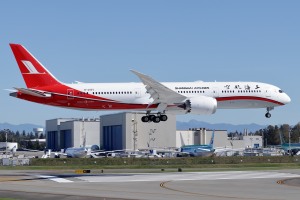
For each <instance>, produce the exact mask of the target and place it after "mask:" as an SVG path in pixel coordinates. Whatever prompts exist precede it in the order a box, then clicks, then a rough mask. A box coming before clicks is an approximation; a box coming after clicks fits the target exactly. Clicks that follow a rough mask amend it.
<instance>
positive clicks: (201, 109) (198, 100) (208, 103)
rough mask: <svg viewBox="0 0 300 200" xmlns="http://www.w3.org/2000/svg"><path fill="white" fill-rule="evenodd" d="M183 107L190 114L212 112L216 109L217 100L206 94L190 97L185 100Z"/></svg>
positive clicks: (207, 113)
mask: <svg viewBox="0 0 300 200" xmlns="http://www.w3.org/2000/svg"><path fill="white" fill-rule="evenodd" d="M183 108H184V110H186V111H187V113H191V114H198V115H209V114H214V113H215V112H216V110H217V100H216V99H215V98H212V97H206V96H200V97H192V98H189V99H188V100H186V101H185V103H184V105H183Z"/></svg>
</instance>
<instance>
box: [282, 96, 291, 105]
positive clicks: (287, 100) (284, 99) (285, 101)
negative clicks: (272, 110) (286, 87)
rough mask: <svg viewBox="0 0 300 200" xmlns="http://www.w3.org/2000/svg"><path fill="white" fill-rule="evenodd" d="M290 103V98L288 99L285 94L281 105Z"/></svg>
mask: <svg viewBox="0 0 300 200" xmlns="http://www.w3.org/2000/svg"><path fill="white" fill-rule="evenodd" d="M290 102H291V98H290V97H289V96H288V95H287V94H285V96H284V98H283V102H282V103H284V104H288V103H290Z"/></svg>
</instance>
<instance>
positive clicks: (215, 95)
mask: <svg viewBox="0 0 300 200" xmlns="http://www.w3.org/2000/svg"><path fill="white" fill-rule="evenodd" d="M212 95H213V97H215V98H216V97H219V89H218V88H217V87H215V88H213V91H212Z"/></svg>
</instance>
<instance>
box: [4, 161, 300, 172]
mask: <svg viewBox="0 0 300 200" xmlns="http://www.w3.org/2000/svg"><path fill="white" fill-rule="evenodd" d="M178 168H181V169H183V171H223V170H226V171H230V170H279V169H300V163H242V164H189V165H180V164H178V165H152V166H148V165H78V164H77V165H72V164H71V163H70V164H66V165H56V166H55V165H52V166H51V165H47V166H1V167H0V170H1V169H2V170H5V169H6V170H76V169H91V170H97V171H101V170H125V171H126V170H134V169H136V170H143V171H154V172H160V171H161V169H164V172H168V171H178Z"/></svg>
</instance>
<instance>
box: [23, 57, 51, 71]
mask: <svg viewBox="0 0 300 200" xmlns="http://www.w3.org/2000/svg"><path fill="white" fill-rule="evenodd" d="M22 63H23V64H24V65H25V67H26V68H27V70H28V71H29V72H28V73H22V74H45V72H44V73H40V72H38V71H37V70H36V68H35V67H34V66H33V64H32V63H31V62H30V61H28V60H22Z"/></svg>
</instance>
